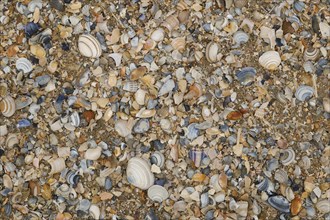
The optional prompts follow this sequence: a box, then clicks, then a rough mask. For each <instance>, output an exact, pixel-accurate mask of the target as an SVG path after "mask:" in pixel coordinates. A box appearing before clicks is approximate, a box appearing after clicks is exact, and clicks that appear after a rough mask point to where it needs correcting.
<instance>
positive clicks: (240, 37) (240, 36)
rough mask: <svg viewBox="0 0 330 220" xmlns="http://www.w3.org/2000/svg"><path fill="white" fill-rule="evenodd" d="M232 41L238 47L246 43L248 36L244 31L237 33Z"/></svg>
mask: <svg viewBox="0 0 330 220" xmlns="http://www.w3.org/2000/svg"><path fill="white" fill-rule="evenodd" d="M233 40H234V42H235V43H236V44H238V45H240V44H242V43H246V42H248V40H249V35H248V34H247V33H245V32H244V31H237V32H236V33H235V34H234V36H233Z"/></svg>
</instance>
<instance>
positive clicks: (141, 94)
mask: <svg viewBox="0 0 330 220" xmlns="http://www.w3.org/2000/svg"><path fill="white" fill-rule="evenodd" d="M146 94H147V91H145V90H143V89H139V90H137V91H136V92H135V94H134V98H135V101H136V102H137V103H138V104H139V105H144V100H145V97H146Z"/></svg>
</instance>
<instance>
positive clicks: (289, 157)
mask: <svg viewBox="0 0 330 220" xmlns="http://www.w3.org/2000/svg"><path fill="white" fill-rule="evenodd" d="M295 158H296V153H295V152H294V150H293V149H292V148H288V149H285V150H283V151H282V155H281V162H282V164H283V165H284V166H288V165H290V164H291V163H293V162H294V161H295Z"/></svg>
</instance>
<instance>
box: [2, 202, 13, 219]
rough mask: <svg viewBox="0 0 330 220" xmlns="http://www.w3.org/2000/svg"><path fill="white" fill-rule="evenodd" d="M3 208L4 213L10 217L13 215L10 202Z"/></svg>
mask: <svg viewBox="0 0 330 220" xmlns="http://www.w3.org/2000/svg"><path fill="white" fill-rule="evenodd" d="M3 209H4V214H5V216H7V217H9V216H11V213H12V205H11V204H10V203H6V204H5V205H4V206H3Z"/></svg>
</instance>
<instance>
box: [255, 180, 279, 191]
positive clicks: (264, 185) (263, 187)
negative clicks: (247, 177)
mask: <svg viewBox="0 0 330 220" xmlns="http://www.w3.org/2000/svg"><path fill="white" fill-rule="evenodd" d="M257 188H258V190H260V191H262V192H267V193H269V194H270V193H273V192H275V188H274V184H273V183H272V182H271V181H270V180H269V179H268V178H267V177H265V178H264V179H263V180H262V181H261V182H260V183H259V184H257Z"/></svg>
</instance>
